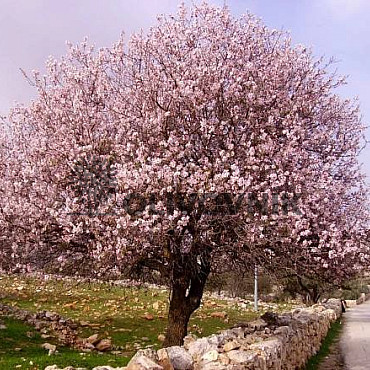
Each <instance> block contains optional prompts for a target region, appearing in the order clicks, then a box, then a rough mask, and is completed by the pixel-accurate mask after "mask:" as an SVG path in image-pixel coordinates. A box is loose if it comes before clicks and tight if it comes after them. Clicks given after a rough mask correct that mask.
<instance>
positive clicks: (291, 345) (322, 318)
mask: <svg viewBox="0 0 370 370" xmlns="http://www.w3.org/2000/svg"><path fill="white" fill-rule="evenodd" d="M340 315H341V305H340V300H337V299H331V300H329V301H328V302H326V303H325V304H316V305H314V306H312V307H309V308H299V309H295V310H293V311H291V312H287V313H283V314H280V315H278V314H273V313H268V314H265V315H264V316H263V319H259V320H257V321H254V322H251V323H248V324H246V325H245V326H243V327H237V328H233V329H229V330H226V331H223V332H222V333H220V334H216V335H211V336H210V337H206V338H200V339H196V338H194V337H192V336H188V337H186V338H185V343H184V346H183V347H177V346H175V347H169V348H164V349H160V350H159V351H157V352H156V351H154V350H141V351H139V352H138V353H137V354H136V355H135V356H134V357H133V358H132V359H131V361H130V363H129V364H128V366H127V368H126V370H138V369H140V370H154V369H157V370H161V369H165V370H198V369H203V370H222V369H225V370H229V369H230V370H239V369H240V370H242V369H251V370H267V369H274V370H275V369H276V370H282V369H284V370H291V369H299V368H301V367H302V366H304V364H305V363H306V362H307V360H308V359H309V358H310V357H311V356H312V355H314V354H315V353H317V351H318V350H319V348H320V346H321V342H322V340H323V339H324V338H325V336H326V334H327V332H328V330H329V328H330V325H331V324H332V323H333V322H334V321H335V320H337V319H338V318H339V317H340Z"/></svg>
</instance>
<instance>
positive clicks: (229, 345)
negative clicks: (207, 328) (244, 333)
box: [224, 340, 240, 352]
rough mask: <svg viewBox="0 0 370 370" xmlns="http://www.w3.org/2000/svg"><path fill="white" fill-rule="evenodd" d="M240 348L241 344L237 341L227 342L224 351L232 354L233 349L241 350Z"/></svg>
mask: <svg viewBox="0 0 370 370" xmlns="http://www.w3.org/2000/svg"><path fill="white" fill-rule="evenodd" d="M239 348H240V344H239V343H238V342H237V341H235V340H232V341H230V342H226V343H225V344H224V351H225V352H230V351H232V350H233V349H239Z"/></svg>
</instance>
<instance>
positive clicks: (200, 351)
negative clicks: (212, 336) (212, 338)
mask: <svg viewBox="0 0 370 370" xmlns="http://www.w3.org/2000/svg"><path fill="white" fill-rule="evenodd" d="M212 350H217V346H216V345H214V344H210V343H209V341H208V339H207V338H200V339H197V340H196V341H195V342H193V343H191V344H190V345H189V346H188V351H189V354H190V355H191V356H192V357H193V358H194V359H195V360H197V359H199V360H200V358H201V357H202V356H203V355H204V354H205V353H206V352H209V351H212Z"/></svg>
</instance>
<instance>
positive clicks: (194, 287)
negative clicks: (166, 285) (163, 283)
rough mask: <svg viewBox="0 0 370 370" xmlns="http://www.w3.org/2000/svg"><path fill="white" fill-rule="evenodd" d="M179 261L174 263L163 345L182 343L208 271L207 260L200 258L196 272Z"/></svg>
mask: <svg viewBox="0 0 370 370" xmlns="http://www.w3.org/2000/svg"><path fill="white" fill-rule="evenodd" d="M181 262H182V263H176V264H175V265H174V270H173V282H172V293H171V298H170V307H169V311H168V324H167V325H168V326H167V332H166V339H165V341H164V343H163V347H170V346H181V345H183V343H184V337H185V336H186V335H187V330H188V322H189V319H190V316H191V314H192V313H193V312H194V311H195V310H196V309H197V308H199V306H200V303H201V300H202V296H203V290H204V286H205V283H206V281H207V277H208V275H209V272H210V263H209V260H206V261H204V260H202V263H201V264H197V266H195V267H196V268H197V271H196V272H194V271H193V272H192V271H191V270H190V269H189V267H191V266H189V265H187V263H185V262H184V261H183V260H182V261H181ZM192 267H194V265H193V266H192Z"/></svg>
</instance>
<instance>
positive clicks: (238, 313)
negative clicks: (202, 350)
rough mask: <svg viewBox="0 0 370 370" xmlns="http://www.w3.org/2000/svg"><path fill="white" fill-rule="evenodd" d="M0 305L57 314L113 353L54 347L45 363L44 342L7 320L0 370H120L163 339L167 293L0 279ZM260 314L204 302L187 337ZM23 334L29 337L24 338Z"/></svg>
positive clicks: (0, 345) (208, 300)
mask: <svg viewBox="0 0 370 370" xmlns="http://www.w3.org/2000/svg"><path fill="white" fill-rule="evenodd" d="M0 301H1V302H2V303H5V304H8V305H15V306H17V307H19V308H23V309H27V310H29V311H32V312H37V311H41V310H48V311H53V312H57V313H58V314H60V315H62V316H64V317H66V318H72V319H74V320H76V321H79V322H80V323H81V322H82V323H83V326H81V328H80V329H79V330H80V336H81V337H87V336H89V335H92V334H95V333H99V334H100V335H101V336H102V337H105V338H111V339H112V342H113V346H114V348H113V349H114V350H115V352H114V354H112V353H109V354H104V355H101V354H96V353H95V354H92V353H91V354H84V355H81V354H80V353H79V352H76V351H73V350H71V349H68V348H59V347H58V350H59V354H56V355H52V356H51V357H49V356H48V355H47V351H45V350H44V349H42V348H41V344H42V343H44V342H46V341H47V342H50V339H46V340H45V339H42V338H41V337H40V336H39V334H38V333H37V332H34V331H33V330H31V329H30V328H29V327H27V326H26V325H24V324H21V323H19V322H17V321H15V320H10V319H7V320H6V322H7V324H6V326H7V329H6V330H1V331H0V352H1V356H0V357H1V360H0V369H13V368H16V367H15V366H17V365H18V366H19V365H21V367H20V366H19V367H18V368H21V369H43V366H46V365H47V364H54V363H56V364H61V365H64V366H67V365H79V366H86V367H87V368H91V367H93V366H97V365H99V364H111V365H112V366H114V365H116V366H119V365H121V366H122V365H123V364H125V363H127V361H128V359H129V358H130V357H131V356H132V355H133V354H134V353H135V352H136V350H137V349H139V348H146V347H154V348H160V346H161V342H160V341H159V340H158V335H159V334H161V333H162V334H164V333H165V329H166V323H167V319H166V318H167V309H168V292H167V291H166V290H164V289H149V288H143V287H141V288H139V287H122V286H112V285H109V284H104V283H81V282H80V283H78V282H76V281H73V280H71V281H61V280H59V281H58V280H41V279H36V278H30V277H20V276H17V277H15V276H11V277H9V276H0ZM281 308H282V309H287V308H289V307H287V306H286V305H284V306H281ZM214 312H225V313H226V314H227V318H226V319H225V318H218V317H212V313H214ZM262 313H263V311H260V312H259V313H258V314H257V313H255V312H254V311H253V309H252V305H251V306H250V307H249V306H248V307H247V308H241V307H240V306H238V305H237V304H236V303H235V302H233V301H229V300H218V299H213V298H205V299H204V300H203V304H202V306H201V308H200V309H199V310H197V312H196V313H195V314H194V315H193V317H192V319H191V321H190V323H189V332H190V333H193V334H195V335H197V336H207V335H210V334H213V333H216V332H218V331H220V330H222V329H225V328H229V327H231V326H233V325H234V324H236V323H239V322H245V321H250V320H253V319H254V318H256V317H257V316H259V315H261V314H262ZM27 332H31V333H33V334H32V336H31V337H28V336H27V335H26V333H27ZM16 348H22V350H20V351H19V350H16ZM117 351H119V352H120V353H117ZM30 361H31V362H32V363H33V364H31V363H30Z"/></svg>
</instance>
